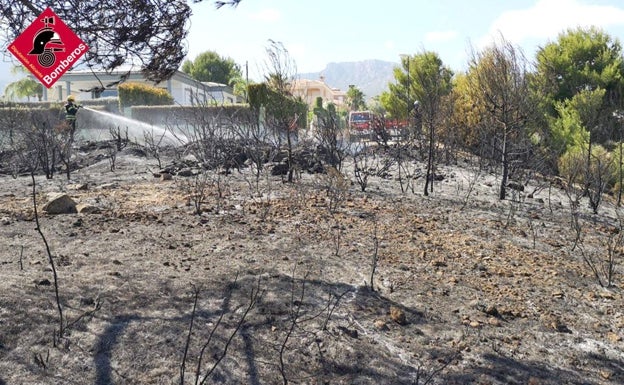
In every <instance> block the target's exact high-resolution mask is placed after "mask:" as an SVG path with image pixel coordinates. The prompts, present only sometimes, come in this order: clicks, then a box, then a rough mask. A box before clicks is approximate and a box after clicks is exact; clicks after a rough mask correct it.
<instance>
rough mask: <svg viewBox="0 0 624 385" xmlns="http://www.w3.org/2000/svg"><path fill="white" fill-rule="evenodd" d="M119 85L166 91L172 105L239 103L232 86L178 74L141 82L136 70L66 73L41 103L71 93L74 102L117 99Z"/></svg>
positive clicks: (49, 90)
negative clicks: (125, 84)
mask: <svg viewBox="0 0 624 385" xmlns="http://www.w3.org/2000/svg"><path fill="white" fill-rule="evenodd" d="M122 82H139V83H147V84H150V85H152V86H155V87H160V88H163V89H165V90H167V91H168V92H169V93H170V94H171V96H173V99H174V103H175V104H177V105H181V106H191V105H195V104H201V103H209V104H210V103H217V104H233V103H239V102H241V101H242V100H241V98H240V97H238V96H236V95H234V90H233V89H232V87H230V86H228V85H225V84H219V83H212V82H199V81H197V80H195V79H193V78H191V77H190V76H189V75H187V74H185V73H184V72H181V71H176V72H175V73H174V74H173V76H171V78H169V79H168V80H165V81H163V82H160V83H157V84H154V83H153V82H151V81H148V80H147V79H145V77H144V76H143V74H142V73H141V72H140V71H128V70H115V71H112V72H107V71H91V70H72V71H68V72H66V73H65V74H64V75H63V76H62V77H61V78H59V80H58V81H57V82H56V84H54V86H52V88H50V89H46V88H44V93H43V100H44V101H62V100H65V99H66V98H67V96H68V95H70V94H72V95H74V96H76V98H77V99H78V100H83V101H84V100H93V99H98V98H101V97H116V96H118V91H117V86H118V85H119V84H120V83H122Z"/></svg>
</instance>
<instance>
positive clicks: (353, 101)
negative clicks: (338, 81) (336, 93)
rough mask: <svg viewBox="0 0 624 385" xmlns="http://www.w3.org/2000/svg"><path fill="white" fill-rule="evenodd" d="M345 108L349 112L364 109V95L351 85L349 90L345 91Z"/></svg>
mask: <svg viewBox="0 0 624 385" xmlns="http://www.w3.org/2000/svg"><path fill="white" fill-rule="evenodd" d="M346 102H347V106H348V108H349V111H358V110H365V109H366V101H365V100H364V93H363V92H362V90H360V89H359V88H357V87H356V86H354V85H353V84H350V85H349V89H348V90H347V100H346Z"/></svg>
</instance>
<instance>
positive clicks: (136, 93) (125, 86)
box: [119, 82, 173, 109]
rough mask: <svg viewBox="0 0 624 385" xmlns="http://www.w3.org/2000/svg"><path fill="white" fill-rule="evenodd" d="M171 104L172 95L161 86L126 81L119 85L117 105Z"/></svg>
mask: <svg viewBox="0 0 624 385" xmlns="http://www.w3.org/2000/svg"><path fill="white" fill-rule="evenodd" d="M171 104H173V97H172V96H171V94H169V92H167V91H166V90H164V89H162V88H158V87H154V86H150V85H148V84H143V83H135V82H128V83H122V84H121V85H119V106H120V107H121V108H122V109H123V108H125V107H132V106H163V105H171Z"/></svg>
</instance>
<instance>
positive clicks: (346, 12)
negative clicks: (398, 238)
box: [187, 0, 624, 80]
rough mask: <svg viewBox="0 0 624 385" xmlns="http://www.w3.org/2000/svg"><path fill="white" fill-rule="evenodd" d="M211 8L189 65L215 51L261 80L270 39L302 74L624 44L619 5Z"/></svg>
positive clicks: (318, 0)
mask: <svg viewBox="0 0 624 385" xmlns="http://www.w3.org/2000/svg"><path fill="white" fill-rule="evenodd" d="M213 4H214V3H213V2H212V1H210V0H204V2H202V3H199V4H195V5H193V13H194V15H193V17H192V19H191V25H190V34H189V38H188V41H187V44H188V48H189V59H193V58H194V57H196V56H197V55H198V54H199V53H201V52H204V51H208V50H211V51H216V52H217V53H218V54H220V55H221V56H225V57H231V58H232V59H234V60H235V61H236V62H237V63H239V64H241V65H244V63H245V62H248V63H249V72H250V77H251V78H255V79H256V80H259V79H258V77H259V76H260V75H259V74H262V73H264V72H265V71H264V69H265V68H266V61H267V55H266V48H267V46H268V40H269V39H272V40H275V41H279V42H281V43H282V44H283V45H284V46H285V47H286V49H287V50H288V51H289V53H290V56H291V57H292V58H293V59H294V61H295V62H296V65H297V70H298V72H301V73H303V72H316V71H321V70H322V69H324V68H325V65H326V64H327V63H330V62H345V61H346V62H348V61H360V60H366V59H380V60H386V61H394V62H398V61H399V60H400V55H401V54H416V53H418V52H422V51H423V50H428V51H435V52H437V53H438V54H439V55H440V57H441V58H442V60H443V61H444V63H445V64H447V65H448V66H450V67H451V68H452V69H454V70H462V69H465V66H466V63H467V58H468V56H469V52H470V50H471V47H474V48H476V49H479V48H480V47H483V46H485V45H487V44H488V43H491V42H492V39H493V38H498V37H500V36H501V34H502V36H504V37H505V39H507V40H509V41H512V42H513V43H515V44H517V45H519V46H520V47H521V48H522V49H523V50H524V52H525V54H526V55H527V57H528V58H533V56H534V53H535V50H536V48H537V47H538V46H540V45H544V44H546V43H548V42H550V41H554V40H556V38H557V35H558V34H559V33H561V32H563V31H565V30H566V29H567V28H575V27H578V26H582V27H585V26H590V25H594V26H597V27H600V28H602V29H603V30H604V31H605V32H607V33H609V34H610V35H611V36H612V37H614V38H618V39H620V41H622V40H624V1H622V0H470V1H467V0H437V1H433V0H367V1H363V0H311V1H306V0H243V1H242V2H241V3H240V5H239V6H238V7H237V8H229V7H224V8H221V9H219V10H217V9H215V7H214V5H213Z"/></svg>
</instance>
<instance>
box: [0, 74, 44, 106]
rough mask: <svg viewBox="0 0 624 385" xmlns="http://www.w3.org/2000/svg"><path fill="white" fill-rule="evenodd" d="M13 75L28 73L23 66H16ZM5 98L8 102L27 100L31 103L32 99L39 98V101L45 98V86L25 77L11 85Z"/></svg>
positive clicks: (8, 86)
mask: <svg viewBox="0 0 624 385" xmlns="http://www.w3.org/2000/svg"><path fill="white" fill-rule="evenodd" d="M11 73H12V74H14V75H18V74H27V73H28V71H27V70H26V68H25V67H23V66H15V67H13V68H11ZM4 96H5V97H6V98H7V100H10V101H15V99H21V98H27V99H28V101H30V98H31V97H37V99H38V100H39V101H41V98H42V97H43V86H42V85H41V83H40V82H38V81H36V80H34V79H31V78H29V77H24V78H22V79H20V80H17V81H15V82H12V83H9V84H8V85H7V86H6V88H5V89H4Z"/></svg>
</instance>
